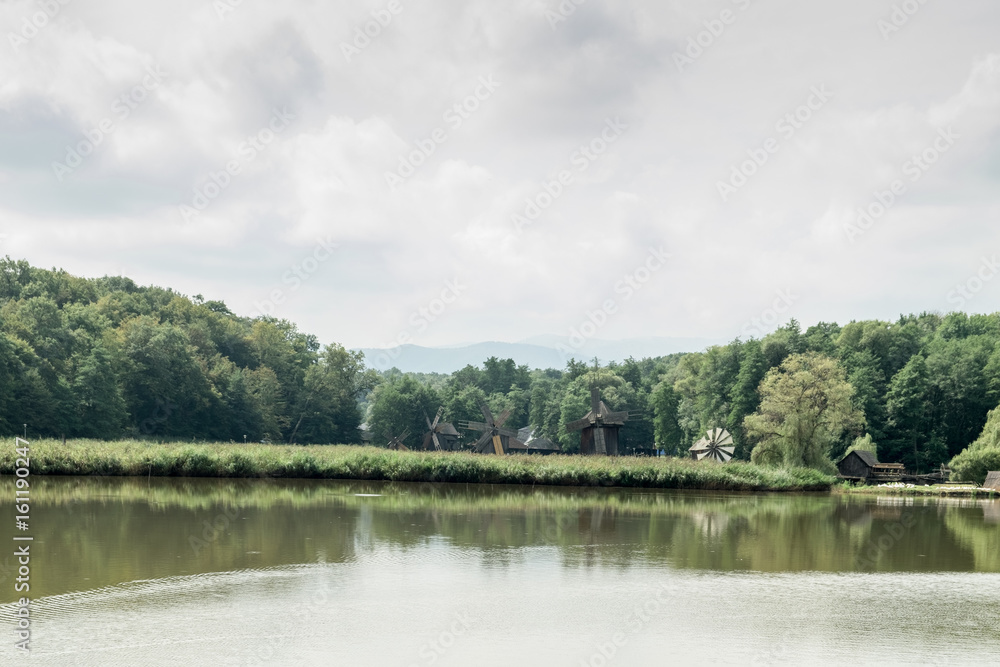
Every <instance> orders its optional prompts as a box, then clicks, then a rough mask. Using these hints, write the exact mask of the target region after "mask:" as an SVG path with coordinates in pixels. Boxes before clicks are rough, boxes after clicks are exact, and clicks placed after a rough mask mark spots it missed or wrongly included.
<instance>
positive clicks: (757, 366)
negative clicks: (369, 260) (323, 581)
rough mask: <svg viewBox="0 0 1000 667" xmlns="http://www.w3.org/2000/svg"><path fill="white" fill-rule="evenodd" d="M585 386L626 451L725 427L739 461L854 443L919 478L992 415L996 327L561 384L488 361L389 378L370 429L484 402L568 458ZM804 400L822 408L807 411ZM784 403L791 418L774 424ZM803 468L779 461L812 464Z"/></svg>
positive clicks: (910, 327) (461, 412)
mask: <svg viewBox="0 0 1000 667" xmlns="http://www.w3.org/2000/svg"><path fill="white" fill-rule="evenodd" d="M591 386H597V387H599V388H601V390H602V396H603V398H604V400H605V402H606V403H608V405H609V406H610V407H611V408H612V409H615V410H630V411H635V412H636V413H638V414H637V416H636V418H634V419H633V420H631V421H630V422H629V423H628V425H627V426H626V428H625V429H623V431H622V438H623V444H624V445H625V446H626V447H649V446H650V443H654V442H655V443H656V446H657V447H659V448H661V449H665V450H666V452H667V453H668V454H671V455H684V454H685V453H686V450H687V448H688V447H689V446H690V445H691V444H693V443H694V442H695V441H696V440H698V439H699V438H701V437H702V436H703V435H704V434H705V432H706V431H707V430H708V429H711V428H715V427H723V428H726V429H727V430H728V431H730V433H732V434H733V437H734V440H735V443H736V457H737V458H739V459H743V460H749V459H750V458H751V453H752V451H753V450H754V448H755V447H757V446H759V445H761V444H766V445H767V448H769V450H770V452H769V454H768V455H767V456H763V455H762V458H761V460H762V461H766V462H780V461H781V460H782V457H781V452H782V447H784V448H786V449H787V448H792V449H794V448H796V447H799V448H805V449H809V448H812V449H813V450H816V451H818V452H819V454H821V455H822V457H824V458H825V459H826V461H827V462H829V459H830V458H839V456H841V455H842V454H843V453H844V452H845V451H847V449H848V448H849V447H850V446H851V445H852V443H854V442H855V441H856V440H857V439H858V438H861V437H863V440H861V442H865V443H867V444H864V445H861V446H863V447H865V448H869V449H875V448H876V447H877V451H878V456H879V459H880V460H882V461H886V462H899V463H903V464H905V465H906V467H907V468H908V469H909V470H912V471H921V472H927V471H930V470H933V469H936V468H937V467H938V466H940V465H941V464H946V463H948V462H949V461H951V460H952V458H953V457H955V456H956V455H957V454H959V453H960V452H962V451H963V450H964V449H965V448H966V447H968V446H969V445H970V443H972V442H973V441H974V440H976V438H977V437H979V435H980V434H981V432H982V431H983V426H984V424H985V423H986V417H987V414H988V413H989V411H990V410H991V409H992V408H995V407H996V406H997V404H998V402H1000V314H993V315H972V316H968V315H965V314H962V313H952V314H949V315H946V316H941V315H936V314H928V313H925V314H922V315H910V316H906V317H901V318H900V319H899V320H898V321H896V322H881V321H863V322H851V323H850V324H847V325H844V326H840V325H837V324H827V323H820V324H817V325H815V326H812V327H809V328H808V329H806V330H805V331H802V329H801V327H800V326H799V324H798V323H797V322H795V321H794V320H793V321H792V322H790V323H789V324H788V325H786V326H785V327H783V328H781V329H779V330H777V331H775V332H774V333H771V334H769V335H767V336H765V337H764V338H763V339H762V340H756V339H751V340H748V341H740V340H736V341H733V342H732V343H729V344H728V345H722V346H717V347H712V348H709V349H708V350H706V351H704V352H699V353H691V354H683V355H672V356H669V357H660V358H655V359H644V360H642V361H636V360H632V359H630V360H628V361H625V362H624V363H612V364H609V365H606V366H596V365H594V364H584V363H581V362H578V361H570V362H569V364H568V365H567V368H566V369H565V370H561V371H560V370H545V371H529V370H528V369H527V368H526V367H523V366H522V367H517V366H515V365H514V362H513V361H511V360H506V361H503V360H497V359H490V360H488V361H487V362H486V364H485V365H484V367H483V368H482V369H479V368H474V367H471V366H470V367H466V368H464V369H462V370H460V371H458V372H456V373H454V374H452V375H451V376H429V375H423V376H421V377H420V378H419V379H418V378H416V377H414V376H407V375H403V374H401V373H399V372H398V371H390V372H389V373H386V374H383V377H382V382H381V383H380V386H378V387H377V388H376V389H375V391H374V392H373V395H372V398H371V402H372V405H371V413H370V418H371V423H372V427H373V430H375V431H376V432H377V433H379V434H381V432H382V431H383V430H392V431H394V432H397V433H398V432H402V430H403V429H404V428H409V429H410V431H411V433H422V432H423V430H424V429H425V425H424V421H423V417H422V415H423V413H425V412H426V413H427V414H429V415H430V416H431V417H432V418H433V415H434V412H435V410H436V409H437V406H438V405H443V406H445V407H446V411H445V418H446V419H451V420H462V419H468V420H473V421H481V413H480V412H479V408H478V407H477V404H478V401H479V400H480V399H485V400H487V401H488V402H489V404H490V406H491V407H492V409H493V412H494V413H497V412H499V411H500V410H503V409H510V410H512V417H511V419H510V420H509V421H508V424H510V425H513V426H525V425H530V426H532V427H533V428H534V429H535V433H536V435H537V436H540V437H548V438H550V439H552V440H553V441H555V442H558V443H560V444H561V445H562V447H563V449H564V451H567V452H572V451H575V450H576V449H577V448H578V445H579V442H578V435H576V434H569V433H566V432H565V428H564V426H565V424H566V423H567V422H569V421H573V420H575V419H578V418H580V417H582V416H583V415H584V414H586V412H587V410H588V409H589V405H590V398H589V396H590V387H591ZM768 392H769V393H768ZM782 392H785V393H788V392H799V393H797V394H795V395H790V396H782ZM765 394H767V395H765ZM762 397H764V398H767V404H766V405H765V406H763V413H761V412H759V411H761V410H762ZM804 397H807V398H809V400H811V401H814V402H819V403H822V405H821V406H819V407H814V406H809V405H804V404H805V403H806V400H805V398H804ZM835 399H837V400H839V401H840V402H841V403H843V405H840V404H838V403H837V400H835ZM783 402H784V403H785V404H788V403H791V404H793V405H792V407H789V408H787V409H785V411H784V412H781V409H782V408H781V405H782V403H783ZM776 406H777V407H776ZM775 410H777V411H778V412H779V413H780V414H774V412H775ZM764 413H766V414H764ZM748 417H751V419H750V420H748V419H747V418H748ZM813 422H816V423H813ZM748 427H749V428H748ZM769 427H771V428H772V430H771V431H768V428H769ZM807 429H809V434H810V436H809V437H811V438H813V441H812V442H804V443H803V442H799V443H796V442H790V441H794V440H795V437H796V435H795V434H791V433H790V431H796V432H798V433H800V434H801V432H802V431H804V430H807ZM379 437H381V436H379ZM415 444H419V443H418V442H416V441H415ZM817 448H818V450H817ZM814 453H815V451H814ZM810 456H811V455H810V454H807V453H803V454H802V455H801V456H800V457H798V458H794V457H792V458H791V459H789V458H788V457H786V458H785V460H795V461H797V462H799V463H804V464H809V465H811V464H812V461H813V460H815V459H812V460H811V459H810ZM991 460H992V459H991ZM991 465H997V466H1000V459H998V460H997V462H996V464H991ZM823 467H825V468H826V469H830V467H829V465H825V466H823Z"/></svg>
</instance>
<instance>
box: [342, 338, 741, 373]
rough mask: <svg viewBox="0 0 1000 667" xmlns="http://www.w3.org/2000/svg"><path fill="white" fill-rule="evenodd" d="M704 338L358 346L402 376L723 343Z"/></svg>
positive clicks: (376, 364)
mask: <svg viewBox="0 0 1000 667" xmlns="http://www.w3.org/2000/svg"><path fill="white" fill-rule="evenodd" d="M725 342H726V341H723V340H712V339H707V338H632V339H627V340H597V339H590V340H587V341H586V342H585V343H584V344H583V345H582V346H580V347H579V348H574V347H571V346H570V343H569V341H567V340H566V339H565V338H561V337H559V336H535V337H533V338H529V339H526V340H524V341H521V342H519V343H499V342H490V343H470V344H467V345H456V346H450V347H421V346H419V345H403V346H401V347H397V348H392V349H378V348H362V349H361V350H360V351H361V352H362V353H364V355H365V362H366V364H367V365H368V366H369V367H372V368H376V369H378V370H380V371H385V370H389V369H390V368H393V367H395V368H398V369H399V370H401V371H403V372H404V373H454V372H455V371H457V370H459V369H460V368H464V367H465V366H468V365H472V366H481V365H482V363H483V362H484V361H485V360H486V359H489V358H490V357H497V358H499V359H513V360H514V361H516V362H517V363H518V364H525V365H527V366H528V367H529V368H558V369H563V368H565V367H566V362H567V361H569V359H572V358H575V359H577V360H578V361H586V362H589V361H590V360H591V359H593V358H594V357H597V358H598V359H599V360H600V361H601V363H608V362H609V361H624V360H625V359H628V358H629V357H634V358H636V359H643V358H645V357H661V356H665V355H668V354H674V353H676V352H700V351H701V350H704V349H705V348H706V347H709V346H711V345H720V344H722V343H725Z"/></svg>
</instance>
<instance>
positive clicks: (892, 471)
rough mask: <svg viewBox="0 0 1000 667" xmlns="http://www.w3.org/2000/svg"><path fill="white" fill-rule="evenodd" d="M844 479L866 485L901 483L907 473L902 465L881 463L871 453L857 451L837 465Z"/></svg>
mask: <svg viewBox="0 0 1000 667" xmlns="http://www.w3.org/2000/svg"><path fill="white" fill-rule="evenodd" d="M837 471H838V472H839V473H840V477H841V478H842V479H846V480H850V481H852V482H864V483H866V484H869V483H876V482H899V481H902V479H903V473H905V472H906V470H905V468H904V467H903V464H902V463H879V462H878V459H877V458H876V457H875V455H874V454H872V453H871V452H869V451H865V450H863V449H856V450H854V451H853V452H851V453H850V454H848V455H847V456H845V457H844V458H842V459H841V460H840V463H838V464H837Z"/></svg>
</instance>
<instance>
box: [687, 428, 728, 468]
mask: <svg viewBox="0 0 1000 667" xmlns="http://www.w3.org/2000/svg"><path fill="white" fill-rule="evenodd" d="M705 436H706V437H704V438H702V439H701V440H699V441H698V442H696V443H694V444H693V445H692V446H691V449H689V450H688V451H689V452H691V458H693V459H694V460H695V461H704V460H705V459H708V460H709V461H718V462H719V463H726V462H728V461H729V460H730V459H732V458H733V453H734V452H735V451H736V446H735V445H733V436H731V435H729V431H727V430H726V429H724V428H713V429H710V430H709V431H708V432H707V433H706V434H705Z"/></svg>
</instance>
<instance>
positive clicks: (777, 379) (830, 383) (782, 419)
mask: <svg viewBox="0 0 1000 667" xmlns="http://www.w3.org/2000/svg"><path fill="white" fill-rule="evenodd" d="M760 395H761V403H760V408H759V409H758V410H757V412H755V413H754V414H752V415H749V416H748V417H747V418H746V419H745V420H744V425H745V428H746V432H747V435H748V436H749V437H750V438H751V439H752V440H753V441H755V442H756V443H757V444H756V446H755V447H754V449H753V452H752V454H751V460H752V461H753V462H755V463H763V464H768V465H779V464H783V465H786V466H807V467H811V468H818V469H821V470H832V469H833V463H832V462H831V460H830V455H831V453H832V451H833V449H834V447H835V446H836V444H837V443H838V442H840V439H841V437H842V436H843V435H844V434H845V433H850V432H855V431H859V430H860V429H861V428H862V427H863V426H864V415H863V414H862V413H861V412H860V411H859V410H858V409H857V408H856V407H854V405H853V402H852V398H853V395H854V389H853V387H851V385H850V384H849V383H848V382H847V374H846V373H845V372H844V369H843V368H842V367H841V366H840V365H838V364H837V362H836V361H835V360H834V359H831V358H830V357H825V356H822V355H819V354H816V353H813V352H809V353H805V354H794V355H791V356H790V357H788V358H787V359H785V361H784V362H782V364H781V366H779V367H778V368H774V369H771V370H770V371H768V373H767V375H766V376H765V377H764V380H763V382H762V383H761V387H760Z"/></svg>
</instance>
